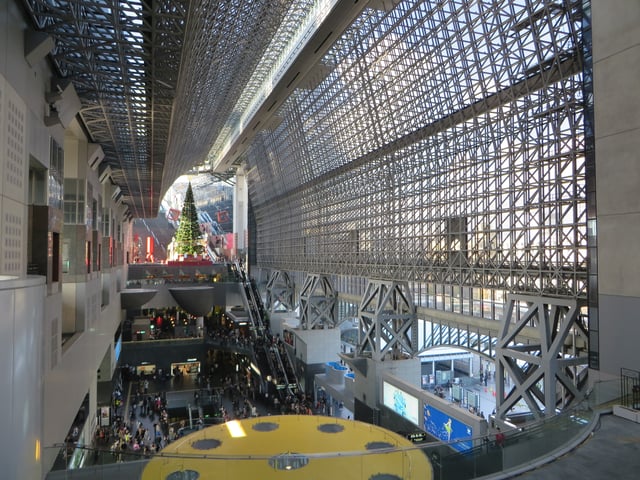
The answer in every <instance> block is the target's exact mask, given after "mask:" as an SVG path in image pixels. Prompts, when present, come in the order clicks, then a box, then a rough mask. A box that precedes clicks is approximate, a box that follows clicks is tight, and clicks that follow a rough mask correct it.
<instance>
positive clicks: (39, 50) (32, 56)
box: [24, 29, 55, 67]
mask: <svg viewBox="0 0 640 480" xmlns="http://www.w3.org/2000/svg"><path fill="white" fill-rule="evenodd" d="M54 46H55V42H54V40H53V37H51V36H50V35H48V34H47V33H45V32H36V31H34V30H30V29H28V30H25V32H24V59H25V60H26V61H27V63H28V64H29V66H30V67H33V66H35V65H36V64H37V63H38V62H39V61H40V60H42V59H43V58H44V57H46V56H47V55H48V54H49V52H50V51H51V50H53V47H54Z"/></svg>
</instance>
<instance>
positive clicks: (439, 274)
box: [246, 0, 587, 319]
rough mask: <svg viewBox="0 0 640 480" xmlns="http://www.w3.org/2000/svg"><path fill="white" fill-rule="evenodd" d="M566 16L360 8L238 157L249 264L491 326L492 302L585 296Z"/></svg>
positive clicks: (499, 6) (496, 308)
mask: <svg viewBox="0 0 640 480" xmlns="http://www.w3.org/2000/svg"><path fill="white" fill-rule="evenodd" d="M581 14H582V12H581V6H580V3H579V2H577V3H574V2H551V1H533V0H531V1H525V0H519V1H506V0H505V1H501V2H463V1H454V0H450V1H444V2H413V1H403V2H400V3H399V4H398V5H397V6H396V7H395V8H394V9H392V10H390V11H384V10H377V9H372V8H368V9H365V10H364V11H363V12H362V14H361V15H360V16H359V17H358V18H357V19H356V21H355V22H354V23H353V24H352V25H351V27H350V28H348V29H347V30H346V31H345V32H344V33H343V34H342V35H341V37H340V38H339V39H338V40H337V42H335V43H334V45H333V46H332V48H331V49H330V51H329V52H328V53H327V54H326V55H325V56H324V58H323V59H322V63H323V64H324V65H327V66H330V67H331V68H327V69H325V70H324V71H325V77H324V79H323V80H321V81H320V82H318V84H317V86H315V87H313V88H306V89H303V88H299V89H298V90H296V92H295V93H294V94H293V95H291V96H290V97H289V98H288V99H287V101H286V102H285V104H284V105H283V106H282V107H281V108H280V109H279V110H278V112H277V113H276V115H277V117H278V119H279V120H281V121H279V122H276V123H275V124H274V126H273V128H272V129H269V130H264V131H263V132H261V134H260V135H259V136H258V137H257V138H256V139H255V141H254V142H253V143H252V144H251V147H250V148H249V150H248V151H247V153H246V161H247V163H248V171H249V175H248V179H249V192H250V198H251V202H252V207H253V213H254V214H255V219H256V225H257V233H256V237H257V238H258V242H257V249H258V252H257V265H258V266H259V267H261V268H266V269H277V270H283V271H291V272H309V273H315V274H325V275H333V276H336V277H337V278H341V277H364V278H384V279H387V280H399V281H402V280H408V281H409V282H410V283H411V286H412V288H413V290H414V297H415V299H416V302H417V304H418V306H426V307H432V308H438V309H443V310H450V311H452V312H457V313H463V314H464V313H468V314H472V315H479V316H485V317H488V318H492V319H498V318H499V317H500V313H501V305H502V304H504V298H505V294H506V292H521V293H528V294H531V295H540V296H560V297H571V298H586V294H587V292H586V286H587V259H586V255H587V252H586V231H587V229H586V206H585V205H586V181H585V173H586V172H585V159H584V148H585V138H584V137H585V136H584V131H583V129H584V107H583V94H582V87H583V85H582V64H581V37H580V32H581V30H580V28H581ZM338 283H339V282H336V287H337V288H338V289H340V287H338ZM360 293H362V291H360ZM478 306H479V309H477V308H478Z"/></svg>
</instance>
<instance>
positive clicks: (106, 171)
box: [98, 165, 111, 183]
mask: <svg viewBox="0 0 640 480" xmlns="http://www.w3.org/2000/svg"><path fill="white" fill-rule="evenodd" d="M110 178H111V167H110V166H109V165H102V166H101V167H100V171H99V173H98V179H99V180H100V183H105V182H107V181H108V180H109V179H110Z"/></svg>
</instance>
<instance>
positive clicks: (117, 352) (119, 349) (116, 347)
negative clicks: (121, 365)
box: [113, 335, 122, 362]
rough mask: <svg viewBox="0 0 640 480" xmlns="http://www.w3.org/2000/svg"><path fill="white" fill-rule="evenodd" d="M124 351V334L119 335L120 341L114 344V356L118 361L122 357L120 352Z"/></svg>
mask: <svg viewBox="0 0 640 480" xmlns="http://www.w3.org/2000/svg"><path fill="white" fill-rule="evenodd" d="M121 352H122V335H120V336H119V337H118V341H117V342H116V344H115V345H114V346H113V356H114V357H115V359H116V362H117V361H118V359H119V358H120V353H121Z"/></svg>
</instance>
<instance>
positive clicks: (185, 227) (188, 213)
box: [175, 182, 203, 255]
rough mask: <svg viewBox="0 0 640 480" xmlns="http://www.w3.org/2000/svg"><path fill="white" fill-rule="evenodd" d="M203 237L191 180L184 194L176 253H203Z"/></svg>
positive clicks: (176, 240) (177, 233)
mask: <svg viewBox="0 0 640 480" xmlns="http://www.w3.org/2000/svg"><path fill="white" fill-rule="evenodd" d="M201 238H202V233H201V232H200V225H199V224H198V212H197V211H196V204H195V202H194V200H193V190H192V189H191V182H189V186H188V187H187V193H186V194H185V196H184V204H183V205H182V213H181V214H180V225H178V231H177V232H176V239H175V244H176V253H178V254H182V255H186V254H188V255H199V254H201V253H202V250H203V246H202V240H201Z"/></svg>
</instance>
